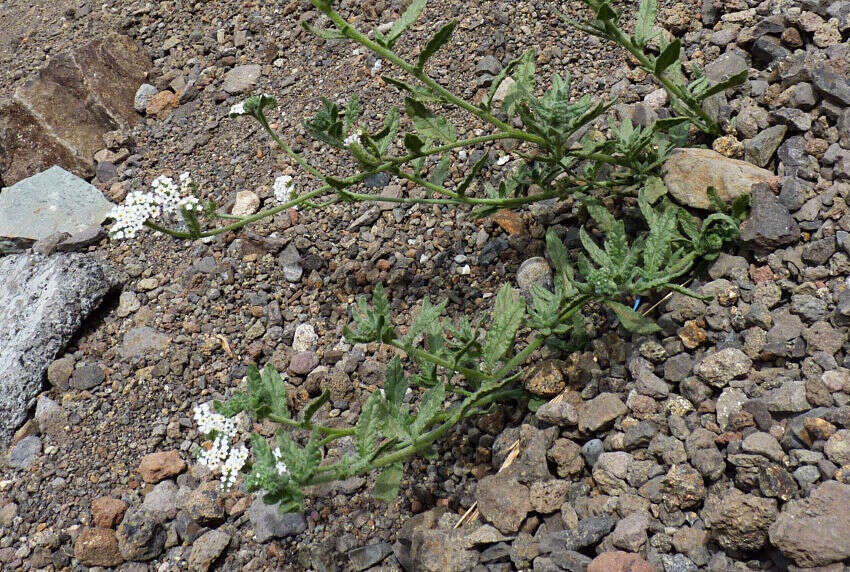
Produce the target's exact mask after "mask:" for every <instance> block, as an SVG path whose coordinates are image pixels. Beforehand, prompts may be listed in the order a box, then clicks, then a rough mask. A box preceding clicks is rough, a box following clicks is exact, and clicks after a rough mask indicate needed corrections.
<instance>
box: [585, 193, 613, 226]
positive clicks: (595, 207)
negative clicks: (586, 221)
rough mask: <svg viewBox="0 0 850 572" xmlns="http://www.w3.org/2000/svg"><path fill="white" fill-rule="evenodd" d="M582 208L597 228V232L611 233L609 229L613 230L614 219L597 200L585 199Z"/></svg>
mask: <svg viewBox="0 0 850 572" xmlns="http://www.w3.org/2000/svg"><path fill="white" fill-rule="evenodd" d="M583 204H584V208H586V209H587V214H589V215H590V217H591V218H592V219H593V222H595V223H596V226H598V227H599V230H601V231H602V232H611V229H612V228H614V223H615V222H616V219H615V218H614V215H612V214H611V212H610V211H609V210H608V209H607V208H605V205H603V204H602V203H601V202H600V201H599V200H598V199H595V198H592V197H590V198H587V199H585V201H584V203H583Z"/></svg>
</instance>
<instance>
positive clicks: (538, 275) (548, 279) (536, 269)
mask: <svg viewBox="0 0 850 572" xmlns="http://www.w3.org/2000/svg"><path fill="white" fill-rule="evenodd" d="M516 281H517V286H519V289H520V292H521V293H522V294H523V295H524V296H526V298H527V299H530V294H529V290H530V289H531V287H532V286H534V285H537V286H541V287H543V288H546V289H548V290H551V289H552V286H553V284H552V269H551V268H549V263H548V262H546V259H545V258H542V257H540V256H535V257H534V258H529V259H527V260H525V261H524V262H523V263H522V264H521V265H520V267H519V270H517V273H516Z"/></svg>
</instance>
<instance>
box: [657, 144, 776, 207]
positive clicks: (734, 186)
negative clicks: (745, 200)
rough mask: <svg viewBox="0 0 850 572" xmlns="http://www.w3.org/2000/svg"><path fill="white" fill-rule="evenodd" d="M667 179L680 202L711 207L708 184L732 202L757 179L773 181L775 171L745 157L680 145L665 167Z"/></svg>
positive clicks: (748, 190)
mask: <svg viewBox="0 0 850 572" xmlns="http://www.w3.org/2000/svg"><path fill="white" fill-rule="evenodd" d="M663 173H664V183H665V184H666V185H667V189H668V190H669V191H670V194H671V195H672V196H673V198H674V199H676V201H677V202H678V203H680V204H683V205H687V206H690V207H694V208H698V209H709V208H711V203H710V202H709V199H708V187H714V189H715V190H716V191H717V196H719V197H720V199H721V200H722V201H724V202H726V203H731V202H732V201H734V200H735V199H736V198H738V197H739V196H741V195H743V194H746V193H749V192H750V188H751V187H752V186H753V185H754V184H755V183H763V182H768V183H769V182H772V181H773V179H775V178H776V177H775V175H774V174H773V173H772V172H770V171H768V170H767V169H762V168H761V167H756V166H755V165H752V164H750V163H747V162H746V161H739V160H737V159H729V158H727V157H724V156H723V155H721V154H720V153H717V152H716V151H712V150H710V149H689V148H688V149H677V150H675V151H673V153H672V154H671V155H670V158H669V159H667V162H666V163H664V167H663Z"/></svg>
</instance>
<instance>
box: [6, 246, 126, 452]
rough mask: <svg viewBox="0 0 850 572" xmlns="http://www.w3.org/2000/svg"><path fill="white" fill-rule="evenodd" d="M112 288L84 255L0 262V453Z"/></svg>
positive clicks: (106, 273)
mask: <svg viewBox="0 0 850 572" xmlns="http://www.w3.org/2000/svg"><path fill="white" fill-rule="evenodd" d="M117 284H118V279H117V277H116V275H115V274H114V273H113V272H112V270H110V269H109V268H108V267H106V266H104V265H103V264H101V263H100V262H98V261H96V260H95V259H94V258H91V257H89V256H86V255H81V254H62V255H54V256H52V257H50V258H44V257H42V256H39V255H28V254H20V255H11V256H6V257H4V258H2V259H0V448H4V447H6V445H7V444H8V439H9V438H10V437H11V434H12V432H13V431H14V430H15V429H16V428H17V427H18V426H19V425H20V424H21V423H23V421H24V419H25V418H26V412H27V409H28V408H29V407H30V406H31V405H32V403H33V402H34V400H35V396H36V394H37V393H38V392H39V390H40V389H41V384H42V381H43V380H44V375H45V372H46V371H47V368H48V366H49V365H50V364H51V362H52V361H53V360H54V359H55V358H56V356H57V354H58V353H59V351H60V350H61V349H62V348H63V347H65V346H66V344H67V343H68V341H69V340H70V339H71V337H72V336H73V335H74V333H75V332H76V331H77V328H79V327H80V324H81V323H82V321H83V320H84V319H85V318H86V317H88V315H89V314H90V313H91V312H92V311H93V310H94V309H95V308H97V307H98V306H99V305H100V303H101V301H102V300H103V298H104V296H106V295H107V293H108V292H109V291H111V290H112V289H113V288H114V287H115V286H117Z"/></svg>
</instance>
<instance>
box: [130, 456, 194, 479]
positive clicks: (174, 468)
mask: <svg viewBox="0 0 850 572" xmlns="http://www.w3.org/2000/svg"><path fill="white" fill-rule="evenodd" d="M185 469H186V461H184V460H183V459H181V458H180V453H179V452H178V451H176V450H171V451H160V452H157V453H151V454H150V455H145V457H144V458H142V462H141V463H139V467H138V468H137V469H136V472H137V473H139V475H141V477H142V478H143V479H144V480H145V482H147V483H152V484H155V483H158V482H159V481H161V480H164V479H167V478H169V477H173V476H174V475H179V474H180V473H182V472H183V471H184V470H185Z"/></svg>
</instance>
